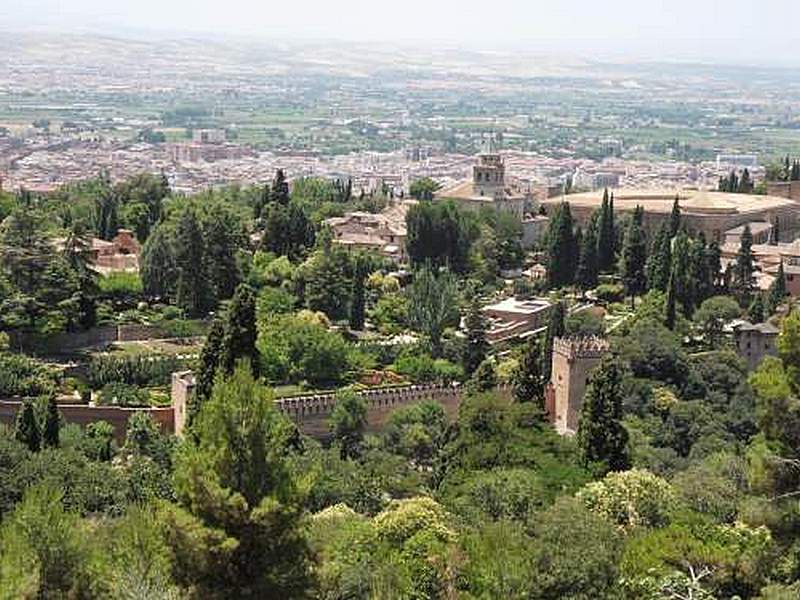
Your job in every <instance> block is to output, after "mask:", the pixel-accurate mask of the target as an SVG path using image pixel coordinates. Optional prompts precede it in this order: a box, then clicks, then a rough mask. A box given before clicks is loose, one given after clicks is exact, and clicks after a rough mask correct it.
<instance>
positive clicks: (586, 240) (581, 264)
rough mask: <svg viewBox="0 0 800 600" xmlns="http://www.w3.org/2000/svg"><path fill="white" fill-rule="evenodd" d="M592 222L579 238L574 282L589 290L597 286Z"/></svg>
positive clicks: (595, 247) (595, 243)
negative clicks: (578, 255) (581, 237)
mask: <svg viewBox="0 0 800 600" xmlns="http://www.w3.org/2000/svg"><path fill="white" fill-rule="evenodd" d="M594 230H595V226H594V223H591V224H589V226H588V227H587V228H586V233H585V234H583V239H582V240H581V251H580V258H579V259H578V268H577V271H576V272H575V283H577V284H578V285H579V286H580V288H581V289H582V290H590V289H592V288H594V287H596V286H597V271H598V265H597V238H596V236H595V233H594Z"/></svg>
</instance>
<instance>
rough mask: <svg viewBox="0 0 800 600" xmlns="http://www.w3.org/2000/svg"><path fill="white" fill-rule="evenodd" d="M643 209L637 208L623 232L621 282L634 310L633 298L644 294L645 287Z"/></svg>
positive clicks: (645, 256)
mask: <svg viewBox="0 0 800 600" xmlns="http://www.w3.org/2000/svg"><path fill="white" fill-rule="evenodd" d="M643 216H644V209H643V208H642V207H641V206H637V207H636V210H634V211H633V218H632V219H631V220H630V223H629V224H628V229H627V231H626V232H625V243H624V246H623V248H622V281H623V282H624V284H625V291H626V293H627V294H628V295H629V296H630V297H631V309H633V308H635V298H636V296H638V295H641V294H643V293H644V291H645V289H646V287H647V281H646V278H645V273H644V268H645V263H646V262H647V245H646V242H645V238H644V230H643V229H642V219H643Z"/></svg>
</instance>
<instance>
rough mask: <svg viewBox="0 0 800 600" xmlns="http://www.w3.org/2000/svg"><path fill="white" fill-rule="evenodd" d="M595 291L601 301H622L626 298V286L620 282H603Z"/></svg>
mask: <svg viewBox="0 0 800 600" xmlns="http://www.w3.org/2000/svg"><path fill="white" fill-rule="evenodd" d="M594 293H595V295H596V296H597V299H598V300H600V301H601V302H608V303H612V302H622V300H624V299H625V288H624V287H623V286H622V285H621V284H619V283H603V284H601V285H598V286H597V288H596V289H595V291H594Z"/></svg>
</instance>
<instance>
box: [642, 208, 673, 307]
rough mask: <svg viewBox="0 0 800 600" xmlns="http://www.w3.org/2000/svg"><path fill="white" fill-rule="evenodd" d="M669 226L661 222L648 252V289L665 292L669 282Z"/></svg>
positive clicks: (670, 244) (670, 252)
mask: <svg viewBox="0 0 800 600" xmlns="http://www.w3.org/2000/svg"><path fill="white" fill-rule="evenodd" d="M669 231H670V226H669V225H668V224H667V223H663V224H662V225H661V227H659V229H658V233H656V236H655V238H654V239H653V244H652V246H651V248H650V254H649V255H648V257H647V266H646V269H645V270H646V272H647V285H648V287H649V288H650V289H653V290H660V291H662V292H665V291H666V290H667V284H668V282H669V273H670V268H671V266H672V265H671V263H672V239H671V238H670V234H669Z"/></svg>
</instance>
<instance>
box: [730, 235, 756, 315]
mask: <svg viewBox="0 0 800 600" xmlns="http://www.w3.org/2000/svg"><path fill="white" fill-rule="evenodd" d="M754 271H755V264H754V258H753V234H752V233H750V226H749V225H745V226H744V231H743V232H742V239H741V243H740V244H739V252H738V253H737V254H736V264H735V265H734V268H733V288H734V292H735V294H736V297H737V298H738V300H739V304H740V305H742V306H746V305H747V303H748V302H749V300H750V293H751V292H752V290H753V283H754V282H753V272H754Z"/></svg>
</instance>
